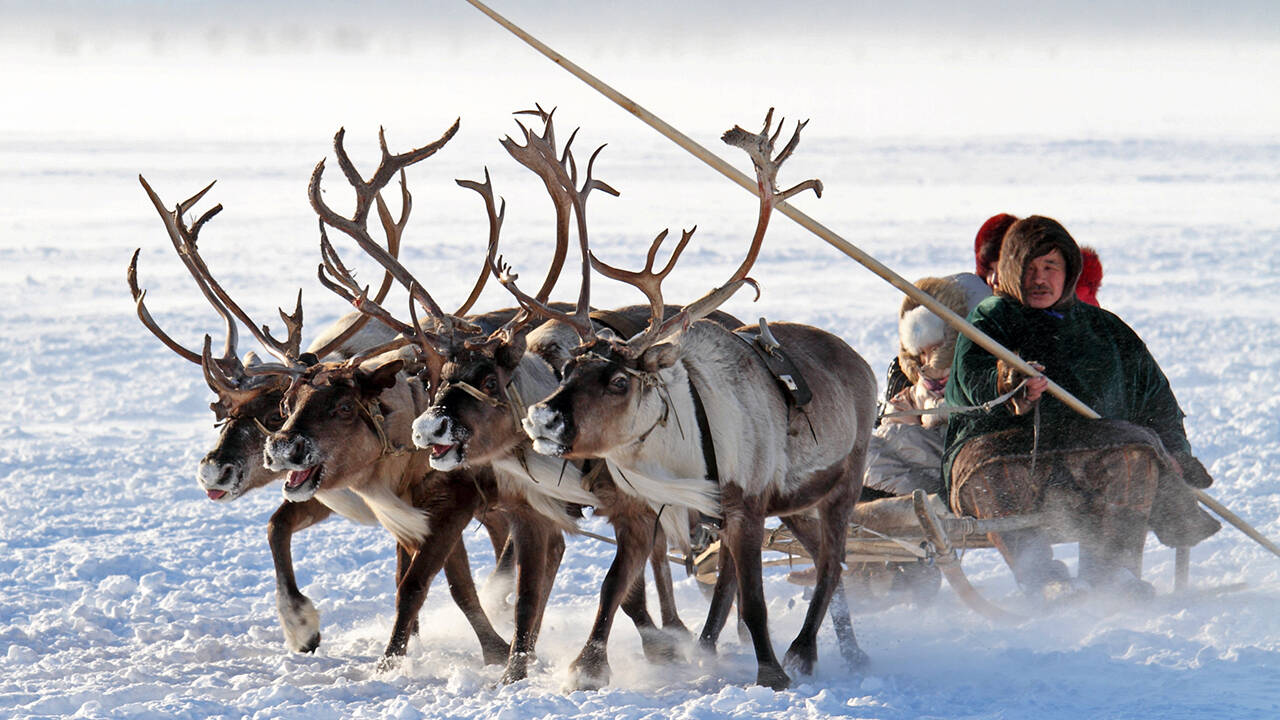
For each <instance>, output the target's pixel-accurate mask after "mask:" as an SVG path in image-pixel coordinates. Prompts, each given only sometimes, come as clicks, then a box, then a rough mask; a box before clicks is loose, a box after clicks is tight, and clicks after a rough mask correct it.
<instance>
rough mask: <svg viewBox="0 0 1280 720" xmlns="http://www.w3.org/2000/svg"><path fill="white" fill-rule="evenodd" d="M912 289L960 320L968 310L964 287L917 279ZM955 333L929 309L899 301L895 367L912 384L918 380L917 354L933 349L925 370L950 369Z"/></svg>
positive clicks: (932, 279) (911, 302)
mask: <svg viewBox="0 0 1280 720" xmlns="http://www.w3.org/2000/svg"><path fill="white" fill-rule="evenodd" d="M916 287H918V288H920V289H921V290H922V291H924V292H925V293H928V294H929V295H931V296H932V297H933V298H934V299H936V300H937V301H938V302H940V303H942V304H943V305H945V306H947V308H948V309H949V310H951V311H952V312H954V313H956V314H957V315H960V316H961V317H963V316H964V315H965V314H966V313H967V311H968V306H967V303H966V302H965V293H964V288H963V287H961V286H960V284H959V283H957V282H955V281H954V280H948V279H946V278H936V277H926V278H920V279H919V280H917V281H916ZM957 334H958V333H957V332H956V330H955V329H954V328H952V327H951V326H949V325H947V324H946V323H944V322H943V321H942V318H940V317H938V316H937V315H934V314H933V313H932V312H930V311H929V308H927V307H925V306H923V305H921V304H920V303H918V302H916V301H915V300H913V299H911V298H909V297H908V298H903V300H902V307H901V308H900V309H899V310H898V366H899V367H900V368H901V369H902V372H903V374H904V375H906V376H907V379H908V380H910V381H911V384H912V385H914V384H916V383H917V382H919V381H920V351H921V350H923V349H925V348H928V347H933V346H937V349H935V350H934V351H933V352H932V353H930V359H929V361H928V366H929V367H931V368H936V369H937V370H943V369H947V368H950V367H951V356H952V355H953V354H954V352H955V345H956V335H957Z"/></svg>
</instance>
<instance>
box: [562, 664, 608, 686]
mask: <svg viewBox="0 0 1280 720" xmlns="http://www.w3.org/2000/svg"><path fill="white" fill-rule="evenodd" d="M610 676H611V672H610V670H609V663H607V662H606V663H600V664H598V665H595V666H588V665H587V664H586V663H582V664H579V663H578V662H577V661H576V660H575V661H574V663H573V664H572V665H570V666H569V687H570V688H572V689H573V690H599V689H600V688H603V687H604V686H606V685H608V684H609V678H610Z"/></svg>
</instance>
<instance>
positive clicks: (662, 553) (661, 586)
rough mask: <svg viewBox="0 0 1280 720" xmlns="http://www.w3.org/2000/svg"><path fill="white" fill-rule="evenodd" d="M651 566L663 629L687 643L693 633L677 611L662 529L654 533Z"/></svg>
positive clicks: (650, 556) (650, 558)
mask: <svg viewBox="0 0 1280 720" xmlns="http://www.w3.org/2000/svg"><path fill="white" fill-rule="evenodd" d="M649 566H650V567H651V568H653V586H654V588H655V589H657V591H658V609H659V612H660V613H661V614H662V629H663V630H664V631H665V632H667V633H670V634H672V635H673V636H676V637H678V638H680V639H681V640H682V641H684V642H686V643H687V642H688V640H689V638H691V637H692V636H693V635H692V633H690V632H689V628H687V627H685V624H684V623H683V622H682V621H681V620H680V615H679V614H677V611H676V594H675V589H674V587H673V583H672V579H671V563H669V562H667V538H666V535H665V534H664V533H663V532H662V530H658V532H657V533H656V534H655V535H654V538H653V551H652V552H650V553H649Z"/></svg>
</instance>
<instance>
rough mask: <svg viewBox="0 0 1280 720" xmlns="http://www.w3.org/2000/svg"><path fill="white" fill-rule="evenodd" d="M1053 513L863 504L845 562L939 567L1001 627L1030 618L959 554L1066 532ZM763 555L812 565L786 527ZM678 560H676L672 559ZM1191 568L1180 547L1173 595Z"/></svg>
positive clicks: (703, 564) (706, 562)
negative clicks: (978, 584)
mask: <svg viewBox="0 0 1280 720" xmlns="http://www.w3.org/2000/svg"><path fill="white" fill-rule="evenodd" d="M1055 519H1056V518H1055V515H1054V514H1053V513H1051V512H1039V513H1029V514H1026V515H1017V516H1011V517H1003V518H990V519H985V520H979V519H977V518H973V517H967V516H957V515H955V514H953V513H952V512H951V511H950V510H949V509H948V508H947V506H946V505H945V503H943V502H942V500H941V499H940V498H939V497H938V496H937V495H926V494H925V492H924V491H923V490H916V491H915V492H914V493H913V494H912V495H909V496H899V497H892V498H883V499H880V500H872V501H869V502H865V503H859V504H858V506H857V507H856V508H855V510H854V518H853V523H852V526H851V527H850V531H849V537H848V539H847V540H846V543H845V563H846V565H848V566H854V565H855V564H859V563H886V564H893V563H919V562H925V563H928V564H930V565H933V566H936V567H937V568H938V570H940V571H941V573H942V576H943V577H945V578H946V579H947V583H948V584H949V585H951V587H952V589H953V590H954V591H955V592H956V595H957V596H958V597H959V598H960V599H961V601H963V602H964V604H965V605H967V606H968V607H969V608H970V609H972V610H974V611H975V612H977V613H978V614H980V615H982V616H983V617H986V618H988V619H990V620H994V621H997V622H1020V621H1023V620H1026V619H1027V618H1026V617H1024V616H1021V615H1018V614H1016V613H1012V612H1009V611H1007V610H1005V609H1003V608H1001V607H999V606H997V605H995V604H994V603H992V602H991V601H989V600H987V599H986V598H985V597H983V595H982V594H981V593H979V592H978V591H977V589H976V588H974V587H973V585H972V584H970V582H969V580H968V578H967V577H966V576H965V574H964V570H963V569H962V568H961V567H960V555H959V553H957V550H965V549H971V548H991V547H994V545H992V544H991V541H990V540H989V538H988V536H987V535H988V533H992V532H1008V531H1011V530H1022V529H1026V528H1031V527H1045V528H1052V527H1061V526H1062V524H1061V523H1058V522H1055ZM1051 540H1052V541H1053V542H1055V543H1060V542H1074V541H1076V540H1078V538H1072V537H1066V536H1063V535H1060V534H1058V535H1054V536H1052V537H1051ZM719 547H720V545H719V542H718V541H715V542H712V543H711V545H710V546H708V547H707V549H706V550H703V551H702V552H700V553H698V554H697V555H696V557H694V558H692V559H691V560H689V561H688V562H685V563H684V564H685V565H686V567H687V568H688V569H689V571H690V574H692V575H693V576H694V577H695V578H696V579H697V580H698V581H699V582H701V583H704V584H707V585H711V584H714V583H715V578H716V574H717V571H718V564H719ZM763 550H766V551H771V552H776V553H781V554H783V555H785V556H786V557H785V558H781V559H767V560H765V561H764V562H763V564H764V565H766V566H780V565H786V566H794V565H803V564H807V563H812V562H813V559H812V557H810V555H809V553H808V552H807V551H806V550H805V549H804V547H803V546H802V545H801V544H800V542H799V541H797V540H796V539H795V538H794V537H792V536H791V533H790V532H789V531H788V530H787V529H786V528H782V527H779V528H776V529H774V530H772V531H771V532H769V533H768V534H767V535H766V537H765V540H764V544H763ZM672 560H673V561H676V560H677V559H676V558H674V557H673V558H672ZM1190 567H1191V549H1190V548H1185V547H1183V548H1175V557H1174V582H1173V585H1174V591H1175V592H1181V591H1184V590H1186V589H1187V587H1188V579H1189V576H1190Z"/></svg>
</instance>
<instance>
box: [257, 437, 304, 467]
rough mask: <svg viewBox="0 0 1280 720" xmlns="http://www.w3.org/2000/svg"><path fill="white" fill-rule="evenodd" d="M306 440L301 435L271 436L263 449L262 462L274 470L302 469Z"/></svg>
mask: <svg viewBox="0 0 1280 720" xmlns="http://www.w3.org/2000/svg"><path fill="white" fill-rule="evenodd" d="M306 457H307V447H306V440H305V439H304V438H303V437H302V436H301V435H293V436H285V435H279V434H276V435H272V436H271V438H270V440H269V441H268V442H267V444H266V446H265V447H264V448H263V460H264V461H265V464H266V466H267V467H269V468H272V469H274V470H280V469H284V468H286V467H289V466H292V467H295V468H296V467H302V466H304V465H305V464H306V462H305V461H306Z"/></svg>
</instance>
